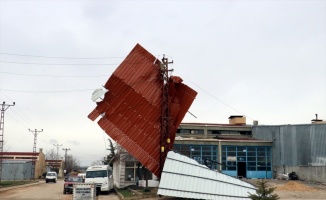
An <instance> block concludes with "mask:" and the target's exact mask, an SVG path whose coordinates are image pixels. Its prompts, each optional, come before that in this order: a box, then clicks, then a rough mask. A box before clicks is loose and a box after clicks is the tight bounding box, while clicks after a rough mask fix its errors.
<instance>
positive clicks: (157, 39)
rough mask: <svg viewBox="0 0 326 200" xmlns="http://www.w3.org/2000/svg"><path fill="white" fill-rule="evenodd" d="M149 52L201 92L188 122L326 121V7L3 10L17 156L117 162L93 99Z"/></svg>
mask: <svg viewBox="0 0 326 200" xmlns="http://www.w3.org/2000/svg"><path fill="white" fill-rule="evenodd" d="M137 43H139V44H141V45H142V46H143V47H144V48H145V49H147V50H148V51H149V52H150V53H152V54H153V55H154V56H157V57H158V58H162V55H163V54H165V55H166V56H167V57H168V58H169V60H173V62H174V64H173V65H171V66H170V67H171V68H173V69H174V72H173V74H172V75H177V76H180V77H182V78H183V80H184V83H185V84H187V85H189V86H190V87H192V88H193V89H194V90H196V91H197V92H198V95H197V98H196V99H195V101H194V103H193V105H192V106H191V107H190V110H189V111H190V112H191V113H192V114H194V115H195V116H196V117H197V118H195V117H193V116H192V115H190V114H187V115H186V116H185V118H184V120H183V122H200V123H221V124H226V123H228V117H229V116H230V115H245V116H246V117H247V123H248V124H252V122H253V120H258V121H259V124H265V125H279V124H309V123H311V120H312V119H313V118H315V114H318V117H319V118H320V119H326V1H325V0H319V1H318V0H315V1H314V0H301V1H299V0H297V1H296V0H289V1H283V0H282V1H281V0H274V1H272V0H262V1H258V0H256V1H249V0H243V1H231V0H230V1H227V0H225V1H213V0H212V1H202V0H201V1H199V0H198V1H189V0H187V1H181V0H179V1H158V0H157V1H155V0H154V1H137V0H135V1H77V0H70V1H68V0H67V1H63V0H61V1H58V0H56V1H54V0H53V1H51V0H46V1H45V0H43V1H41V0H39V1H32V0H24V1H15V0H0V102H3V101H5V102H6V103H7V104H12V102H16V105H15V106H13V107H10V108H9V109H8V110H7V111H6V112H5V129H4V141H5V150H7V151H32V150H33V144H34V137H33V134H32V132H29V131H28V129H32V130H34V129H37V130H41V129H43V132H41V133H39V134H38V136H37V150H38V149H39V148H43V149H44V152H45V153H46V152H48V151H50V150H51V149H55V150H56V147H55V146H54V144H62V145H63V146H62V147H60V149H59V154H61V156H63V155H64V151H63V150H62V148H70V149H71V150H70V151H68V154H72V155H74V156H76V157H77V158H78V159H79V160H80V161H81V164H82V165H90V164H91V162H92V161H96V160H99V159H101V158H102V157H104V156H105V155H106V153H108V151H106V150H105V149H106V148H107V147H108V146H109V142H108V141H107V139H108V136H107V135H106V134H105V133H103V131H102V130H101V128H100V127H99V126H98V125H97V123H96V122H93V121H91V120H89V119H88V118H87V115H88V114H89V113H90V112H91V111H92V110H93V109H94V108H95V106H96V105H95V103H94V102H92V101H91V95H92V92H93V91H94V90H95V89H96V88H101V86H102V85H103V84H104V83H105V82H106V81H107V79H108V78H109V77H110V75H111V74H112V73H113V71H114V70H115V69H116V68H117V67H118V65H119V64H120V63H121V62H122V60H123V59H124V58H125V57H126V56H127V55H128V53H129V52H130V51H131V50H132V48H133V47H134V46H135V45H136V44H137Z"/></svg>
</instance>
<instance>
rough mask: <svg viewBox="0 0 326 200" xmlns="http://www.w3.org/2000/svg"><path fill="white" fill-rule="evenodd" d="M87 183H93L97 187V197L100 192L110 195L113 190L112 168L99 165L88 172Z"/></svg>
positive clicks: (88, 169)
mask: <svg viewBox="0 0 326 200" xmlns="http://www.w3.org/2000/svg"><path fill="white" fill-rule="evenodd" d="M85 183H93V184H95V186H96V195H98V194H99V193H100V192H106V193H109V192H110V191H111V190H112V189H113V176H112V167H110V166H109V165H97V166H91V167H88V168H87V170H86V177H85Z"/></svg>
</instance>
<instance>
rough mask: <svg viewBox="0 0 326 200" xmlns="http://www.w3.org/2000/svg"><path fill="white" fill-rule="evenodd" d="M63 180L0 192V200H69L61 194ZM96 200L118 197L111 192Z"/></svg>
mask: <svg viewBox="0 0 326 200" xmlns="http://www.w3.org/2000/svg"><path fill="white" fill-rule="evenodd" d="M63 183H64V181H63V180H58V182H57V183H45V182H44V181H41V182H40V183H39V184H35V185H28V186H24V187H19V188H15V189H12V188H10V190H3V189H2V190H1V191H0V199H1V200H38V199H40V200H58V199H60V200H71V199H72V194H63ZM97 200H119V197H118V196H117V195H116V194H115V193H114V192H111V193H110V194H109V195H107V194H103V195H102V194H101V195H100V196H98V197H97Z"/></svg>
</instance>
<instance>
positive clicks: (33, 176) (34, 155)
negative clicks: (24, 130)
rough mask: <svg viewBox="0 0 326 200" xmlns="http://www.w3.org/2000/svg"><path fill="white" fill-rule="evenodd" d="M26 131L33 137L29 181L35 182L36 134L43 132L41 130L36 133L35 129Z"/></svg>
mask: <svg viewBox="0 0 326 200" xmlns="http://www.w3.org/2000/svg"><path fill="white" fill-rule="evenodd" d="M28 130H29V132H32V133H33V135H34V145H33V157H32V173H31V179H33V180H35V162H36V140H37V134H38V133H40V132H43V129H41V130H40V131H38V130H37V129H35V130H31V129H28Z"/></svg>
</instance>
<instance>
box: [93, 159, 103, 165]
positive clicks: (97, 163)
mask: <svg viewBox="0 0 326 200" xmlns="http://www.w3.org/2000/svg"><path fill="white" fill-rule="evenodd" d="M91 165H92V166H94V165H103V160H96V161H93V162H92V163H91Z"/></svg>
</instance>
